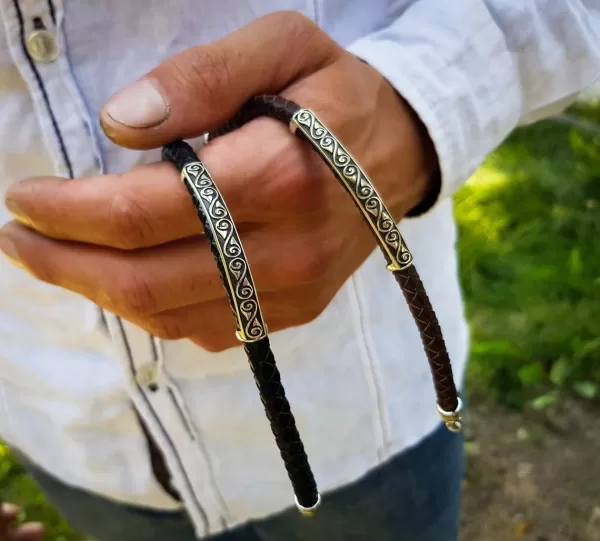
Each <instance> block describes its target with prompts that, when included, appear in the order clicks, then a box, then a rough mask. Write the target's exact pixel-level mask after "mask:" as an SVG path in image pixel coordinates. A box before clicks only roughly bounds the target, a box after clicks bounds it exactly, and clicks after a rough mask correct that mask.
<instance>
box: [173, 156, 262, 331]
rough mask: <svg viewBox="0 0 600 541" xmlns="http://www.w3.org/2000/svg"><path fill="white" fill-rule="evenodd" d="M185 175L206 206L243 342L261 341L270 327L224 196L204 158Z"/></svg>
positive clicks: (190, 186) (195, 193)
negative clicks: (261, 308)
mask: <svg viewBox="0 0 600 541" xmlns="http://www.w3.org/2000/svg"><path fill="white" fill-rule="evenodd" d="M181 178H182V180H183V181H184V182H185V183H186V184H187V186H188V188H189V190H190V191H191V192H192V194H193V196H194V199H195V200H196V203H197V204H199V205H201V206H202V209H203V210H204V215H205V216H206V219H207V220H208V222H209V226H210V228H211V230H212V232H213V238H214V244H215V246H216V247H217V251H218V253H219V256H220V260H221V261H220V263H221V266H222V268H223V271H224V275H225V278H226V282H225V281H224V285H225V287H226V288H227V290H228V292H229V296H230V300H231V306H232V309H233V312H234V316H235V318H236V320H237V324H238V330H237V332H236V336H237V337H238V339H239V340H240V341H242V342H257V341H259V340H261V339H263V338H265V337H266V336H267V333H268V329H267V326H266V325H265V322H264V320H263V316H262V312H261V310H260V303H259V301H258V295H257V292H256V287H255V285H254V280H253V279H252V274H251V273H250V265H249V264H248V260H247V258H246V254H245V253H244V249H243V247H242V243H241V241H240V236H239V233H238V231H237V229H236V227H235V224H234V222H233V219H232V217H231V214H230V212H229V209H228V208H227V205H226V204H225V201H224V199H223V196H222V195H221V192H219V189H218V188H217V186H216V185H215V183H214V181H213V179H212V178H211V176H210V174H209V173H208V171H207V170H206V168H205V167H204V165H203V164H202V163H201V162H194V163H190V164H188V165H186V166H185V167H184V168H183V171H182V173H181Z"/></svg>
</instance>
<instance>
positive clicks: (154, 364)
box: [0, 0, 229, 537]
mask: <svg viewBox="0 0 600 541" xmlns="http://www.w3.org/2000/svg"><path fill="white" fill-rule="evenodd" d="M0 7H1V8H2V14H3V19H4V24H5V27H6V34H7V38H8V41H9V48H10V51H11V55H12V56H13V59H14V61H15V64H16V65H17V68H18V69H19V71H20V73H21V76H22V77H23V79H24V80H25V81H26V83H27V85H28V87H29V91H30V94H31V97H32V99H33V102H34V107H35V109H36V114H37V117H38V119H39V123H40V127H41V131H42V135H43V138H44V142H45V145H46V147H47V149H48V151H49V153H50V155H51V157H52V159H53V161H54V165H55V173H56V174H57V175H59V176H64V177H69V178H75V177H84V176H94V175H99V174H102V172H103V162H102V155H101V152H100V148H99V145H98V144H97V141H96V138H95V135H94V130H93V128H92V126H93V123H92V120H91V118H90V115H89V113H88V111H87V108H86V106H85V102H84V100H83V97H82V96H81V94H80V92H79V89H78V87H77V84H76V81H75V80H74V78H73V76H72V73H71V70H70V67H69V63H68V58H67V54H66V52H67V51H66V46H67V44H66V41H65V38H64V32H63V31H62V29H63V23H64V11H63V6H62V0H0ZM103 316H104V318H105V321H106V323H107V325H108V328H109V330H110V333H111V337H112V338H113V342H114V344H115V346H116V350H117V357H118V359H119V360H120V362H121V364H122V366H123V368H124V370H125V373H126V375H127V381H128V390H129V394H130V396H131V399H132V402H133V404H134V405H135V407H136V410H137V411H138V413H139V416H140V417H141V419H142V421H143V422H144V424H145V427H146V429H147V430H148V432H149V433H150V437H151V438H152V439H153V440H154V442H155V443H156V444H158V446H159V448H160V451H161V452H162V455H163V457H164V459H165V461H166V463H167V465H168V469H169V472H170V474H171V476H172V484H173V485H174V487H175V488H176V490H177V492H178V493H179V495H180V496H181V498H182V500H183V503H184V504H185V507H186V510H187V512H188V514H189V516H190V518H191V520H192V522H193V523H194V526H195V529H196V532H197V534H198V536H199V537H203V536H205V535H209V534H214V533H217V532H220V531H222V530H223V529H224V528H225V527H226V525H227V523H228V521H229V513H228V511H227V509H226V506H225V504H224V502H223V500H222V498H221V497H220V494H219V492H218V489H217V488H216V486H215V485H214V482H213V479H212V475H211V468H210V467H209V461H208V458H207V456H206V455H205V453H204V452H203V447H202V445H201V441H200V438H199V434H198V431H197V430H196V428H195V427H194V426H193V425H192V423H191V422H190V416H189V414H188V413H187V411H186V408H185V405H184V404H183V402H182V400H181V397H180V395H179V392H178V389H177V388H176V386H175V384H174V383H173V381H172V380H171V379H170V378H169V376H168V374H167V373H166V371H165V369H164V359H163V357H162V348H161V343H160V341H159V340H157V339H156V338H154V337H152V336H150V335H148V334H147V333H146V332H145V331H143V330H142V329H140V328H139V327H136V326H134V325H132V324H129V323H128V322H126V321H123V320H121V319H120V318H118V317H117V316H115V315H113V314H110V313H104V314H103Z"/></svg>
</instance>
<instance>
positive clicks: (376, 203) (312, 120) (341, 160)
mask: <svg viewBox="0 0 600 541" xmlns="http://www.w3.org/2000/svg"><path fill="white" fill-rule="evenodd" d="M294 121H295V122H296V124H297V125H298V127H299V128H300V129H301V130H302V131H303V132H304V134H305V135H306V136H307V137H308V138H309V140H310V141H311V143H312V144H313V145H314V146H315V147H316V148H317V149H318V150H319V152H320V153H321V154H322V155H323V157H324V158H325V159H326V160H327V161H328V162H329V163H330V164H331V166H332V167H333V169H334V170H335V172H336V174H337V175H338V177H339V178H340V180H341V181H342V182H343V184H344V187H345V188H346V189H347V190H348V191H349V192H350V193H351V195H352V196H353V197H354V200H355V202H356V204H357V205H358V206H359V208H360V210H361V212H362V213H363V215H364V217H365V218H366V220H367V221H368V223H369V225H370V226H371V228H372V229H373V232H374V233H375V235H376V236H377V238H378V239H379V240H380V246H381V249H382V250H383V251H384V253H385V254H386V255H387V257H388V259H389V260H390V264H391V265H392V266H393V268H394V269H396V270H400V269H403V268H406V267H408V266H410V265H411V264H412V260H413V258H412V255H411V253H410V251H409V250H408V248H407V247H406V244H405V243H404V239H403V238H402V235H401V234H400V231H399V229H398V226H397V225H396V223H395V222H394V220H393V218H392V216H391V214H390V212H389V211H388V209H387V208H386V206H385V204H384V203H383V201H382V199H381V197H380V196H379V194H378V193H377V191H376V190H375V188H374V186H373V184H372V183H371V181H370V180H369V179H368V178H367V176H366V175H365V173H364V172H363V171H362V169H361V168H360V167H359V166H358V164H357V163H356V161H355V160H354V159H353V158H352V156H350V154H349V153H348V151H347V150H346V149H345V148H344V147H343V146H342V144H341V143H340V142H339V141H338V140H337V139H336V138H335V137H334V136H333V135H332V134H331V133H330V132H329V130H327V128H325V126H323V124H322V123H321V122H320V121H319V119H318V118H317V117H316V116H315V115H314V113H312V112H311V111H309V110H307V109H301V110H300V111H298V112H297V113H296V114H295V115H294Z"/></svg>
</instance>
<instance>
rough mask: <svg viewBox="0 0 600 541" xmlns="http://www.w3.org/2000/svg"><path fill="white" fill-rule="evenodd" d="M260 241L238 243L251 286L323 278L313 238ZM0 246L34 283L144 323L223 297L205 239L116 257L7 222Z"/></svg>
mask: <svg viewBox="0 0 600 541" xmlns="http://www.w3.org/2000/svg"><path fill="white" fill-rule="evenodd" d="M264 238H265V237H264V236H263V232H262V231H261V230H257V231H253V232H250V233H248V234H247V236H245V237H244V238H243V239H242V241H243V244H244V248H245V251H246V254H247V257H248V259H249V262H250V265H251V268H252V274H253V276H254V279H255V281H256V285H257V288H259V289H260V288H261V287H263V288H264V289H265V290H277V289H281V288H286V287H291V286H294V285H298V284H302V283H309V282H313V281H316V280H318V279H320V277H321V276H323V275H324V274H325V273H326V272H327V269H328V266H329V263H330V262H329V261H328V255H327V254H328V253H329V252H328V251H327V245H325V244H322V243H319V242H317V240H318V239H316V238H314V239H313V238H310V237H303V236H300V237H297V238H295V239H294V240H290V232H289V231H286V230H285V228H280V229H279V230H278V231H276V232H270V233H269V235H268V242H265V240H264ZM0 247H1V248H2V250H3V252H5V253H6V255H8V256H9V257H10V258H11V259H12V260H13V262H15V263H17V264H19V265H21V266H23V267H24V268H25V269H27V270H28V271H29V272H30V273H32V274H33V275H34V276H35V277H37V278H38V279H40V280H43V281H45V282H48V283H51V284H54V285H57V286H61V287H63V288H66V289H69V290H71V291H74V292H76V293H79V294H81V295H84V296H85V297H87V298H89V299H90V300H92V301H94V302H95V303H97V304H99V305H100V306H102V307H104V308H106V309H108V310H110V311H113V312H115V313H117V314H119V315H123V316H124V317H127V316H131V315H133V316H136V317H143V316H147V315H150V314H156V313H159V312H163V311H166V310H169V309H173V308H178V307H181V306H188V305H191V304H195V303H199V302H206V301H208V300H212V299H219V298H223V297H224V295H225V293H224V289H223V285H222V283H221V280H220V277H219V274H218V271H217V268H216V265H215V262H214V260H213V256H212V254H211V252H210V249H209V247H208V243H207V241H206V239H205V238H204V237H196V238H191V239H185V240H182V241H178V242H174V243H169V244H165V245H162V246H158V247H155V248H151V249H144V250H134V251H120V250H113V249H109V248H103V247H97V246H92V245H87V244H79V243H72V242H61V241H55V240H52V239H48V238H46V237H44V236H42V235H39V234H37V233H35V232H34V231H32V230H30V229H28V228H25V227H23V226H20V225H18V224H16V223H14V222H12V223H10V224H8V225H6V226H5V227H4V228H3V229H2V230H0ZM274 256H275V257H274Z"/></svg>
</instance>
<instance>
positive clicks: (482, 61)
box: [348, 25, 521, 215]
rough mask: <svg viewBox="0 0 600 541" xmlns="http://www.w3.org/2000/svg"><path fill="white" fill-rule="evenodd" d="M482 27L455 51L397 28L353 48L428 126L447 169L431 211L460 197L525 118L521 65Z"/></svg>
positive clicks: (439, 155) (439, 158)
mask: <svg viewBox="0 0 600 541" xmlns="http://www.w3.org/2000/svg"><path fill="white" fill-rule="evenodd" d="M424 28H426V29H427V28H430V27H429V26H428V25H425V26H424ZM482 30H483V29H480V31H479V32H475V33H474V34H473V35H472V36H471V39H470V42H469V43H455V44H453V45H452V44H448V48H453V47H454V49H455V53H454V54H448V50H444V51H443V52H442V51H438V50H437V49H436V47H435V46H433V45H430V46H424V44H423V43H422V42H419V41H417V40H415V39H414V34H413V36H412V37H411V38H412V39H410V38H409V39H408V40H407V43H403V41H402V39H401V38H400V35H401V34H399V33H398V30H396V29H395V30H389V31H386V30H384V31H382V32H380V33H378V34H373V35H370V36H367V37H365V38H362V39H360V40H358V41H356V42H355V43H353V44H352V45H350V46H349V47H348V51H349V52H351V53H352V54H354V55H355V56H357V57H359V58H360V59H362V60H364V61H365V62H367V63H368V64H369V65H371V66H372V67H373V68H375V69H376V70H378V71H379V72H380V73H381V75H382V76H383V77H385V78H386V79H387V80H388V81H389V83H390V84H391V85H392V86H394V87H395V89H396V90H397V91H398V93H399V94H400V95H401V96H402V98H403V99H404V100H406V102H407V103H408V104H409V105H410V106H411V107H412V108H413V109H414V111H415V113H416V114H417V116H418V117H419V118H420V119H421V122H423V124H424V125H425V127H426V129H427V131H428V133H429V136H430V138H431V140H432V141H433V144H434V147H435V150H436V153H437V157H438V161H439V170H440V173H441V186H440V189H439V192H438V197H437V200H436V198H435V194H434V196H433V197H430V201H428V203H429V208H431V207H433V206H434V205H435V204H436V203H437V202H439V201H441V200H443V199H445V198H446V197H450V196H452V195H453V194H454V192H456V190H458V189H459V188H460V187H461V186H462V185H463V184H464V183H465V182H466V181H467V180H468V178H469V177H470V176H471V175H472V174H473V173H474V171H475V170H476V169H477V167H479V165H480V164H481V162H482V161H483V160H484V158H485V157H486V155H487V154H488V153H489V152H491V151H492V150H494V149H495V148H496V147H497V146H498V145H499V144H500V143H501V142H502V141H503V139H504V138H505V137H506V136H507V135H508V134H509V133H510V132H511V131H512V130H513V129H514V128H515V127H516V125H517V124H518V121H519V115H520V106H521V103H520V95H519V90H518V89H519V84H518V81H515V76H514V69H513V67H512V66H511V65H510V62H509V61H508V60H506V56H507V55H503V54H502V53H500V52H499V51H498V45H497V43H498V42H497V41H496V45H494V35H493V33H494V32H493V30H492V31H489V32H485V31H482ZM488 30H490V29H488ZM496 32H497V30H496ZM484 34H487V35H486V36H485V37H484ZM485 38H487V40H486V39H485ZM480 44H481V46H480ZM438 45H440V44H438ZM438 53H439V54H438ZM493 53H495V54H493ZM492 70H494V71H492ZM423 210H428V209H421V212H422V211H423ZM415 214H419V213H412V215H415Z"/></svg>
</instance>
